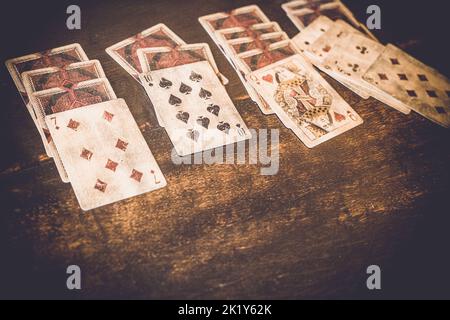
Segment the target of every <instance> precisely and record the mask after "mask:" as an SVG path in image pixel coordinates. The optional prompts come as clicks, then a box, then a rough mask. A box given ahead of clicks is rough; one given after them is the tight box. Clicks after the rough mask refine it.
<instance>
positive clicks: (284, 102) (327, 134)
mask: <svg viewBox="0 0 450 320" xmlns="http://www.w3.org/2000/svg"><path fill="white" fill-rule="evenodd" d="M199 21H200V23H201V24H202V26H203V27H204V28H205V30H206V31H207V32H208V34H209V35H210V36H211V38H212V39H213V40H214V41H215V42H216V44H217V45H218V47H219V48H220V49H221V50H222V52H223V53H224V54H225V56H226V57H227V58H228V60H229V61H230V63H231V64H232V65H233V67H234V68H235V70H236V71H237V73H238V75H239V77H240V78H241V80H242V81H243V83H244V84H245V86H246V88H247V91H248V93H249V95H250V97H251V98H252V99H253V100H254V101H255V102H256V103H257V104H258V106H259V107H260V109H261V111H262V112H263V113H265V114H270V113H276V114H277V116H278V117H279V118H280V120H281V121H282V122H283V124H284V125H285V126H286V127H288V128H289V129H291V130H292V131H293V132H294V133H295V134H296V135H297V137H298V138H299V139H300V140H301V141H302V142H303V143H304V144H305V145H306V146H307V147H310V148H311V147H315V146H317V145H318V144H320V143H322V142H325V141H327V140H329V139H331V138H333V137H336V136H337V135H339V134H342V133H344V132H346V131H348V130H350V129H352V128H354V127H356V126H358V125H359V124H361V123H362V119H361V118H360V117H359V115H358V114H357V113H356V112H355V111H354V110H353V109H352V108H351V107H350V106H349V105H348V104H347V102H345V101H344V100H343V99H342V98H341V97H340V96H339V94H338V93H337V92H336V91H335V90H334V89H333V88H332V87H331V86H330V85H329V84H328V83H327V82H326V81H325V80H324V79H323V78H322V77H321V76H320V74H319V73H318V72H317V71H316V70H315V69H314V68H313V67H312V66H311V64H310V63H309V62H308V61H306V60H305V59H304V58H303V56H302V55H301V50H300V49H299V48H298V47H297V46H296V45H295V44H294V42H293V41H291V40H290V39H289V38H288V36H287V35H286V33H284V32H283V31H282V30H281V28H280V27H279V25H278V24H277V23H276V22H271V21H270V20H269V19H268V18H267V17H266V15H265V14H264V13H263V12H262V11H261V9H260V8H259V7H258V6H256V5H251V6H246V7H242V8H239V9H235V10H232V11H231V12H219V13H215V14H211V15H207V16H203V17H200V18H199Z"/></svg>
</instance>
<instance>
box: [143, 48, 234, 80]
mask: <svg viewBox="0 0 450 320" xmlns="http://www.w3.org/2000/svg"><path fill="white" fill-rule="evenodd" d="M137 53H138V57H139V62H140V65H141V69H142V70H143V73H147V72H149V71H152V70H159V69H164V68H171V67H176V66H179V65H183V64H188V63H193V62H198V61H208V62H209V63H210V64H211V66H212V67H213V69H214V71H215V72H216V74H217V75H218V77H219V79H220V80H221V82H222V83H223V84H224V85H226V84H227V83H228V79H227V78H226V77H225V76H224V75H222V74H221V73H220V72H219V68H217V64H216V61H215V60H214V57H213V55H212V52H211V49H210V48H209V45H208V44H206V43H196V44H186V45H181V46H179V47H176V48H169V47H156V48H145V49H138V52H137Z"/></svg>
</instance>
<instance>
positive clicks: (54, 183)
mask: <svg viewBox="0 0 450 320" xmlns="http://www.w3.org/2000/svg"><path fill="white" fill-rule="evenodd" d="M282 2H283V1H280V0H277V1H252V2H250V1H237V0H236V1H219V0H212V1H207V2H205V1H197V0H191V1H184V2H183V1H175V0H173V1H140V0H139V1H138V0H136V1H131V0H130V1H95V2H93V1H89V2H88V1H86V2H84V1H81V3H80V6H81V8H82V23H83V25H82V30H80V31H68V30H67V29H65V26H64V22H65V17H66V15H65V8H66V7H67V6H66V5H65V3H63V2H58V3H57V4H56V3H54V4H52V5H48V6H43V7H41V6H40V5H39V6H38V5H36V4H35V6H36V8H32V11H33V10H34V14H33V15H31V14H28V15H29V16H28V15H27V18H28V20H26V21H27V23H26V25H25V26H22V27H18V28H17V29H16V30H15V32H16V36H14V37H12V36H11V35H10V36H9V37H7V38H6V39H7V40H11V41H12V42H11V43H12V44H13V45H11V46H7V47H6V48H5V50H3V48H2V53H1V55H2V56H1V57H2V60H3V61H4V60H5V59H6V58H11V57H15V56H20V55H23V54H27V53H31V52H35V51H39V50H43V49H48V48H51V47H57V46H60V45H63V44H68V43H71V42H79V43H80V44H81V45H82V46H83V48H84V49H85V51H86V53H87V55H88V57H90V58H91V59H99V60H100V62H101V63H102V65H103V67H104V69H105V72H106V75H107V77H108V78H109V80H110V82H111V85H112V87H113V88H114V90H115V92H116V94H117V96H118V97H121V98H124V99H125V100H126V101H127V103H128V105H129V107H130V109H131V112H132V113H133V115H134V116H135V119H136V121H137V123H138V125H139V126H140V128H141V130H142V132H143V135H144V137H145V139H146V141H147V143H148V145H149V146H150V149H151V150H152V152H153V154H154V155H155V157H156V160H157V162H158V163H159V164H160V167H161V169H162V171H163V173H164V174H165V176H166V179H167V181H168V186H167V187H166V188H164V189H161V190H157V191H155V192H152V193H148V194H145V195H141V196H138V197H135V198H132V199H128V200H125V201H121V202H119V203H116V204H113V205H109V206H106V207H104V208H99V209H95V210H92V211H89V212H87V213H84V212H82V211H81V209H79V206H78V203H77V201H76V198H75V195H74V193H73V191H72V189H71V187H70V185H69V184H64V183H62V182H61V181H60V179H59V176H58V174H57V171H56V168H55V166H54V164H53V161H52V160H51V159H48V158H47V157H46V156H45V155H44V149H43V147H42V144H41V141H40V137H39V135H38V133H37V131H36V129H35V128H34V125H33V123H32V121H31V119H30V117H29V115H28V114H27V111H26V109H25V107H24V106H23V104H22V101H21V100H20V97H19V95H18V94H17V92H16V90H15V87H14V84H13V82H12V80H11V79H10V78H9V75H8V74H7V72H6V69H5V68H4V67H2V68H3V69H2V73H1V77H0V86H1V87H0V91H1V94H2V102H3V105H2V106H3V110H2V111H3V112H2V120H4V121H2V126H1V128H0V130H1V133H2V138H3V139H2V144H3V145H2V151H3V152H2V154H3V155H2V157H1V161H0V188H1V196H2V209H1V216H0V231H1V232H0V243H1V247H0V250H1V256H2V258H1V270H0V271H1V276H0V279H1V285H0V287H1V289H0V296H4V297H34V298H36V297H40V298H49V297H60V298H83V299H86V298H145V299H162V298H182V299H183V298H192V299H200V298H211V299H215V298H224V299H240V298H252V299H259V298H261V299H281V298H284V299H295V298H344V297H358V298H361V297H362V298H379V297H387V298H389V297H394V298H396V297H403V298H405V297H424V298H431V297H450V293H449V292H450V289H449V288H450V287H449V286H448V285H450V283H449V276H448V274H446V273H448V267H449V266H450V263H449V258H448V253H447V252H448V248H447V245H448V243H449V240H450V239H449V238H450V237H449V232H448V228H449V221H450V219H449V217H448V211H449V210H448V196H449V182H450V176H449V163H450V152H449V147H448V146H449V143H448V141H449V138H450V136H449V131H448V130H445V129H443V128H441V127H439V126H437V125H435V124H433V123H431V122H430V121H428V120H426V119H424V118H422V117H420V116H419V115H417V114H414V113H412V114H411V115H409V116H405V115H403V114H401V113H399V112H397V111H395V110H394V109H391V108H389V107H387V106H385V105H383V104H381V103H379V102H377V101H376V100H373V99H369V100H360V99H359V98H358V97H357V96H356V95H355V94H353V93H352V92H351V91H349V90H347V89H346V88H344V87H343V86H341V85H340V84H339V83H337V82H336V81H334V80H333V79H331V78H329V77H327V76H325V78H326V79H327V80H329V82H330V83H331V84H332V85H333V87H335V88H336V89H337V90H338V91H339V93H340V94H341V95H342V96H343V97H344V98H345V99H346V100H347V101H348V102H349V103H350V104H351V105H352V107H353V108H354V109H355V110H356V112H358V113H359V114H360V115H361V117H362V118H363V119H364V124H363V125H361V126H359V127H357V128H355V129H353V130H351V131H349V132H347V133H345V134H343V135H341V136H339V137H337V138H335V139H333V140H331V141H329V142H327V143H324V144H323V145H320V146H318V147H316V148H314V149H307V148H306V147H305V146H304V145H303V144H302V143H301V142H300V141H299V140H298V139H297V138H296V137H295V136H294V134H293V133H292V132H291V131H289V130H288V129H286V128H285V127H283V125H282V124H281V122H280V121H278V119H277V117H276V116H274V115H271V116H265V115H263V114H261V112H260V111H259V109H258V107H257V106H256V105H254V104H253V103H252V102H251V101H250V100H249V99H248V96H247V94H246V92H245V89H244V87H243V86H242V84H241V83H240V81H239V79H238V77H237V76H236V74H235V73H234V71H233V70H232V69H231V66H230V65H229V64H228V62H227V61H226V59H225V58H224V57H223V56H222V55H221V54H220V52H219V50H218V49H217V47H216V46H215V45H214V43H213V42H212V40H211V39H210V38H209V36H208V35H207V33H206V32H205V31H204V30H203V29H202V28H201V26H200V24H199V23H198V22H197V18H198V17H199V16H201V15H204V14H208V13H214V12H218V11H221V10H230V9H233V8H236V7H239V6H242V5H245V4H251V3H258V4H259V5H260V6H261V8H262V9H263V11H264V12H265V13H266V14H267V15H268V16H269V18H271V19H273V20H275V21H277V22H279V23H280V25H281V27H282V28H283V29H285V30H286V32H288V34H289V36H294V35H295V33H296V29H295V27H294V26H293V25H292V23H291V22H290V21H289V20H288V18H287V17H286V15H285V13H284V12H283V11H282V9H281V7H280V5H281V3H282ZM386 2H387V1H386ZM347 3H348V4H349V6H350V7H351V8H353V9H354V10H355V12H357V13H359V14H360V15H362V14H364V2H363V3H362V4H361V3H358V4H354V2H350V1H347ZM395 9H397V7H392V10H395ZM422 9H423V8H422ZM383 10H385V11H386V10H388V9H383ZM418 10H419V11H420V9H418ZM10 12H12V13H11V15H14V14H16V13H15V11H14V10H12V11H10ZM383 12H384V11H383ZM386 12H388V11H386ZM392 15H393V13H391V16H392ZM391 16H390V15H389V14H387V18H386V22H385V23H386V25H387V26H388V27H389V28H390V29H389V28H388V29H386V30H383V29H382V30H381V31H380V32H379V33H378V34H377V36H378V37H379V38H380V39H381V40H384V41H386V40H389V41H394V40H395V41H396V42H397V43H400V44H402V46H403V48H405V49H406V50H407V51H409V52H411V53H413V54H416V56H418V57H419V58H421V59H423V60H424V61H425V62H429V61H432V62H433V63H434V64H433V66H436V67H440V66H446V65H447V62H446V61H445V60H443V58H442V57H445V55H443V56H442V55H440V54H439V52H440V49H441V47H440V46H439V44H438V43H436V44H435V46H434V47H431V49H430V41H431V40H433V38H431V40H430V38H426V39H425V38H421V36H422V33H418V34H416V33H414V32H415V31H414V30H416V29H414V30H413V31H411V32H410V33H408V29H407V28H406V29H404V24H406V23H409V22H411V21H409V20H408V21H409V22H405V21H404V20H401V21H400V20H398V22H397V24H396V23H395V21H397V19H394V18H392V17H391ZM180 17H182V18H180ZM389 17H391V18H389ZM9 19H10V20H11V23H13V19H14V16H11V17H10V18H9ZM7 21H9V20H7ZM39 21H40V23H39ZM159 22H163V23H166V24H167V25H168V26H169V27H170V28H171V29H172V30H174V31H175V32H176V33H177V34H178V35H179V36H180V37H182V38H183V39H184V40H185V41H186V42H188V43H196V42H207V43H209V44H210V46H211V49H212V51H213V54H214V57H215V59H216V61H217V64H218V66H219V69H220V70H221V72H222V73H223V74H224V75H225V76H226V77H227V78H228V79H230V84H229V85H228V86H227V90H228V92H229V94H230V96H231V98H232V99H233V101H234V102H235V104H236V107H237V109H238V110H239V112H240V113H241V115H242V117H243V119H244V120H245V121H246V123H247V125H248V126H249V127H250V128H268V129H270V128H276V129H279V130H280V170H279V173H278V174H277V175H274V176H262V175H260V166H255V165H181V166H177V165H174V164H173V163H172V161H171V158H170V152H171V149H172V145H171V143H170V140H169V138H168V136H167V134H166V133H165V130H164V129H163V128H160V127H159V126H158V124H157V121H156V117H155V114H154V112H153V109H152V108H150V107H149V106H150V104H149V100H148V98H147V97H146V95H145V92H144V90H143V89H142V88H141V86H140V85H139V84H138V83H137V82H135V81H134V80H133V79H132V78H131V77H130V76H129V75H128V74H127V73H126V72H125V71H124V70H123V69H122V68H120V66H119V65H118V64H116V63H115V62H114V61H113V60H112V59H111V58H110V57H109V56H107V54H106V53H105V52H104V49H105V48H106V47H108V46H110V45H111V44H114V43H116V42H118V41H120V40H122V39H124V38H126V37H128V36H130V35H132V34H134V33H137V32H139V31H141V30H143V29H145V28H147V27H150V26H152V25H154V24H157V23H159ZM16 23H17V22H16ZM34 23H36V24H34ZM411 24H412V22H411ZM30 26H34V27H33V28H30ZM392 26H394V27H395V28H394V27H392ZM397 26H398V28H396V27H397ZM402 26H403V27H402ZM397 29H398V35H397V36H394V35H393V34H395V30H397ZM427 30H428V29H427ZM420 32H424V31H420ZM22 36H26V41H18V40H17V39H20V38H21V37H22ZM416 36H418V37H419V38H416ZM13 38H14V39H16V40H14V41H13V40H12V39H13ZM444 69H445V68H444ZM443 72H446V70H443ZM70 264H77V265H79V266H80V267H81V268H82V276H83V278H82V286H83V289H82V290H81V291H80V292H76V293H73V292H69V291H67V289H65V279H66V274H65V268H66V267H67V266H68V265H70ZM371 264H378V265H380V266H381V268H382V271H383V290H382V291H381V292H378V293H374V292H369V291H367V289H366V287H365V279H366V276H367V275H366V273H365V270H366V268H367V266H369V265H371ZM411 279H414V281H411Z"/></svg>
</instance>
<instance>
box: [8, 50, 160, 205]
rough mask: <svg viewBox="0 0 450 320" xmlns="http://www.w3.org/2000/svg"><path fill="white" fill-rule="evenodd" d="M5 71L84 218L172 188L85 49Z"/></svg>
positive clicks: (22, 60) (53, 53) (23, 61)
mask: <svg viewBox="0 0 450 320" xmlns="http://www.w3.org/2000/svg"><path fill="white" fill-rule="evenodd" d="M6 66H7V68H8V70H9V72H10V73H11V76H12V78H13V79H14V82H15V84H16V86H17V89H18V90H19V93H20V95H21V96H22V99H23V101H24V103H25V105H26V107H27V109H28V111H29V113H30V115H31V117H32V119H33V121H34V123H35V124H36V127H37V129H38V131H39V133H40V134H41V137H42V141H43V143H44V146H45V150H46V152H47V154H48V156H49V157H52V158H53V159H54V161H55V164H56V167H57V169H58V172H59V174H60V176H61V179H62V180H63V181H64V182H70V183H71V185H72V187H73V189H74V191H75V195H76V197H77V199H78V201H79V203H80V206H81V208H82V209H83V210H90V209H93V208H95V207H99V206H103V205H105V204H109V203H112V202H115V201H119V200H122V199H125V198H128V197H132V196H135V195H138V194H142V193H144V192H148V191H151V190H155V189H158V188H161V187H163V186H164V185H165V184H166V182H165V179H164V176H163V175H162V173H161V170H160V169H159V167H158V164H157V163H156V161H155V159H154V157H153V155H152V153H151V151H150V149H149V148H148V146H147V143H146V142H145V140H144V137H143V136H142V134H141V132H140V131H139V128H138V126H137V124H136V122H135V121H134V118H133V116H132V115H131V113H130V111H129V110H128V107H127V105H126V103H125V101H124V100H123V99H117V97H116V94H115V93H114V91H113V89H112V88H111V86H110V84H109V81H108V79H106V77H105V73H104V71H103V68H102V66H101V65H100V63H99V62H98V61H97V60H88V58H87V56H86V54H85V53H84V51H83V49H82V48H81V46H80V45H78V44H71V45H68V46H64V47H60V48H56V49H51V50H48V51H45V52H41V53H35V54H31V55H26V56H23V57H19V58H15V59H11V60H8V61H7V62H6Z"/></svg>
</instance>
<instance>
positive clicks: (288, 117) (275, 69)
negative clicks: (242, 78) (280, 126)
mask: <svg viewBox="0 0 450 320" xmlns="http://www.w3.org/2000/svg"><path fill="white" fill-rule="evenodd" d="M248 79H249V81H250V82H251V84H252V85H253V86H254V88H255V89H256V90H257V91H258V93H259V94H261V96H262V97H263V98H264V99H265V100H266V101H267V102H268V103H269V105H270V106H271V108H272V109H273V110H274V111H275V113H276V114H277V115H278V117H279V118H280V120H281V121H282V122H283V123H284V125H285V126H286V127H288V128H290V129H291V130H293V131H294V133H295V134H296V135H297V136H298V138H299V139H300V140H301V141H302V142H303V143H304V144H305V145H306V146H307V147H308V148H312V147H315V146H317V145H318V144H320V143H323V142H325V141H327V140H330V139H331V138H334V137H336V136H337V135H340V134H342V133H344V132H346V131H348V130H350V129H352V128H354V127H356V126H358V125H360V124H361V123H362V122H363V121H362V119H361V117H360V116H359V115H358V114H357V113H356V112H355V111H354V110H353V109H352V108H351V107H350V106H349V105H348V104H347V102H345V100H343V99H342V98H341V97H340V96H339V94H338V93H337V92H336V91H335V90H334V89H333V88H332V87H331V86H330V85H329V84H328V83H327V82H326V81H325V80H324V79H323V78H322V77H321V76H320V74H319V73H318V72H317V71H316V70H314V68H313V67H312V66H311V65H310V64H309V63H308V62H307V61H305V60H304V59H303V58H302V57H301V56H300V55H296V56H293V57H289V58H287V59H285V60H282V61H279V62H277V63H275V64H273V65H270V66H268V67H266V68H263V69H261V70H257V71H255V72H252V73H251V74H250V75H249V76H248Z"/></svg>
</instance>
